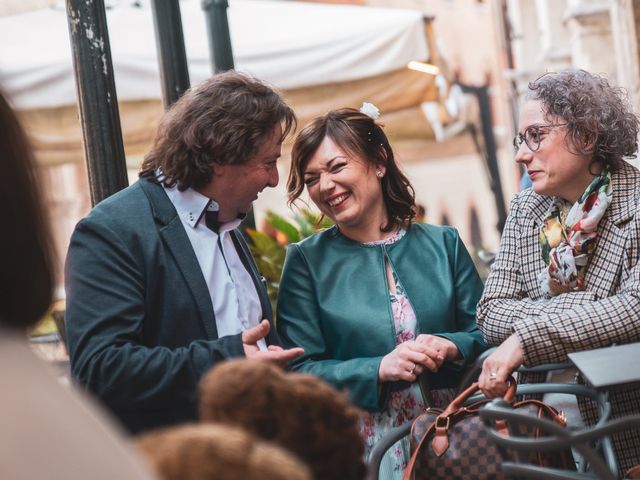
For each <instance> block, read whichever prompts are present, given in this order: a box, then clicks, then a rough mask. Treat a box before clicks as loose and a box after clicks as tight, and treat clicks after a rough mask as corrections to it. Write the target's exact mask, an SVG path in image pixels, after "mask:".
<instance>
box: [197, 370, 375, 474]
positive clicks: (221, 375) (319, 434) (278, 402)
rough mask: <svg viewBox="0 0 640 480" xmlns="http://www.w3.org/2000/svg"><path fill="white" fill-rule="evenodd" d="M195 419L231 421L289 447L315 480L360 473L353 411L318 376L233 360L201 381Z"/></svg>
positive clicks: (360, 453) (359, 444)
mask: <svg viewBox="0 0 640 480" xmlns="http://www.w3.org/2000/svg"><path fill="white" fill-rule="evenodd" d="M200 419H201V420H202V421H204V422H218V423H227V424H231V425H236V426H239V427H242V428H244V429H245V430H248V431H250V432H253V433H255V434H256V435H257V436H258V437H261V438H264V439H265V440H269V441H271V442H274V443H275V444H277V445H280V446H282V447H284V448H286V449H287V450H290V451H292V452H293V453H295V454H296V456H297V457H299V458H300V459H302V460H303V461H304V462H305V463H306V464H307V465H309V467H310V468H311V472H312V473H313V478H315V479H317V480H321V479H324V480H332V479H334V480H360V479H362V478H364V475H365V465H364V461H363V444H362V439H361V438H360V435H359V430H358V420H359V414H358V411H357V410H356V409H355V408H354V407H353V406H351V405H350V403H349V402H348V400H347V399H346V398H345V397H344V396H343V395H342V394H340V393H338V392H337V391H335V390H334V389H333V388H331V387H330V386H329V385H327V384H326V383H325V382H323V381H322V380H320V379H319V378H317V377H315V376H311V375H303V374H295V373H286V372H284V371H283V370H282V369H280V368H278V367H277V366H275V365H271V364H267V363H264V362H257V361H255V360H254V361H252V360H232V361H229V362H225V363H224V364H221V365H219V366H217V367H214V368H213V369H212V370H211V372H209V373H208V374H207V375H206V376H205V377H204V378H203V380H202V382H201V384H200Z"/></svg>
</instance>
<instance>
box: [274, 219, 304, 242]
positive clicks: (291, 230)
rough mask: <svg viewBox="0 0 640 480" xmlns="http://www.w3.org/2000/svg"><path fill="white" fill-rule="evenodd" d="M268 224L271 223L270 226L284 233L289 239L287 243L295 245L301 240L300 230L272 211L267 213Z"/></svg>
mask: <svg viewBox="0 0 640 480" xmlns="http://www.w3.org/2000/svg"><path fill="white" fill-rule="evenodd" d="M267 222H269V224H270V225H271V226H272V227H273V228H275V229H276V230H279V231H281V232H282V233H284V234H285V235H286V237H287V242H289V243H295V242H299V241H300V240H301V239H300V232H298V229H297V228H296V227H295V226H294V225H293V224H291V223H289V222H288V221H287V220H285V218H284V217H282V216H280V215H278V214H277V213H274V212H271V211H269V212H267Z"/></svg>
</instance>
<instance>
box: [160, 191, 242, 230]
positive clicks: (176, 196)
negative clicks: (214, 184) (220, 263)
mask: <svg viewBox="0 0 640 480" xmlns="http://www.w3.org/2000/svg"><path fill="white" fill-rule="evenodd" d="M164 188H165V191H166V192H167V196H168V197H169V200H171V203H173V206H174V207H175V208H176V211H177V212H178V216H179V217H180V218H181V219H182V221H183V222H184V223H186V224H187V225H189V226H190V227H191V228H196V227H197V226H198V223H199V222H200V220H202V219H203V217H204V212H205V211H206V210H211V211H214V212H216V211H218V210H219V209H220V205H218V202H216V201H215V200H213V199H211V198H208V197H205V196H204V195H202V194H201V193H198V192H196V191H195V190H194V189H192V188H187V189H186V190H184V191H182V192H181V191H180V190H179V189H178V187H177V186H174V187H164ZM241 221H242V220H241V219H234V220H231V221H230V222H226V223H223V224H221V225H220V232H225V231H228V230H233V229H235V228H238V226H239V225H240V222H241ZM202 225H203V226H204V220H202Z"/></svg>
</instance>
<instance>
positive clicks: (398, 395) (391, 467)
mask: <svg viewBox="0 0 640 480" xmlns="http://www.w3.org/2000/svg"><path fill="white" fill-rule="evenodd" d="M404 234H405V230H402V229H401V230H399V231H398V233H397V234H395V235H393V236H392V237H390V238H387V239H385V240H380V241H378V242H370V243H365V245H370V246H373V245H381V244H384V245H389V244H391V243H394V242H397V241H398V240H400V239H401V238H402V237H403V236H404ZM392 273H393V279H394V282H395V286H396V291H395V293H394V292H391V291H389V301H390V302H391V312H392V315H393V322H394V325H395V332H396V345H399V344H400V343H402V342H406V341H407V340H414V339H415V338H416V335H417V334H416V326H417V319H416V314H415V312H414V311H413V307H412V306H411V303H410V302H409V299H408V298H407V296H406V294H405V292H404V289H403V288H402V285H401V284H400V282H399V281H398V277H397V276H396V273H395V272H392ZM398 385H402V383H400V382H398ZM405 385H407V386H405V387H404V388H399V389H397V388H396V389H394V388H392V392H391V393H390V394H389V403H388V405H387V408H386V409H385V410H383V411H382V412H373V413H371V412H369V413H366V414H365V415H364V417H363V418H362V420H361V425H360V430H361V434H362V436H363V438H364V441H365V458H368V457H369V454H370V453H371V450H372V448H373V446H374V445H375V444H376V443H377V442H379V441H380V439H381V438H382V437H383V436H384V435H385V434H386V433H387V432H388V431H389V430H391V429H392V428H395V427H399V426H400V425H403V424H404V423H406V422H410V421H412V420H413V419H414V418H415V417H417V416H418V415H420V414H421V413H422V412H423V411H424V408H425V407H424V402H423V400H422V394H421V393H420V387H419V386H418V384H417V383H412V384H405ZM431 396H432V400H433V403H434V406H438V407H440V406H444V405H447V404H448V403H450V402H451V400H453V390H451V389H444V390H434V391H431ZM410 456H411V454H410V446H409V438H408V437H404V438H403V439H402V440H400V441H398V442H397V443H396V444H395V445H394V446H393V447H392V448H390V449H389V450H388V451H387V453H386V454H385V456H384V457H383V459H382V463H381V465H380V476H379V478H380V480H391V479H401V478H402V474H403V472H404V469H405V467H406V466H407V463H408V461H409V458H410Z"/></svg>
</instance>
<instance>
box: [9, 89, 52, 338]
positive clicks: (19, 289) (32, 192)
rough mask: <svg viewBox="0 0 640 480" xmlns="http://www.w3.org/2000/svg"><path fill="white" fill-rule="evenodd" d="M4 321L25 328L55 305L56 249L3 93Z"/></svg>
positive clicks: (26, 147) (27, 148) (29, 158)
mask: <svg viewBox="0 0 640 480" xmlns="http://www.w3.org/2000/svg"><path fill="white" fill-rule="evenodd" d="M0 159H2V174H1V175H0V218H2V224H3V225H4V228H3V229H2V235H0V254H1V255H2V260H1V263H2V269H1V270H0V272H1V273H0V325H8V326H10V327H14V328H26V327H29V326H31V325H33V324H35V323H36V322H37V321H38V320H40V319H41V318H42V316H43V315H44V314H45V313H46V311H47V310H48V309H49V306H50V305H51V299H52V293H53V282H54V279H53V263H54V253H53V245H52V241H51V234H50V230H49V224H48V221H47V216H46V215H45V212H44V210H43V205H42V203H41V197H40V191H39V189H38V185H37V181H36V172H35V161H34V158H33V153H32V151H31V145H30V144H29V141H28V140H27V136H26V134H25V132H24V130H23V129H22V126H21V125H20V122H19V121H18V118H17V117H16V115H15V113H14V112H13V110H12V109H11V107H10V105H9V103H8V102H7V100H6V98H5V97H4V96H3V94H2V93H1V92H0Z"/></svg>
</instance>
